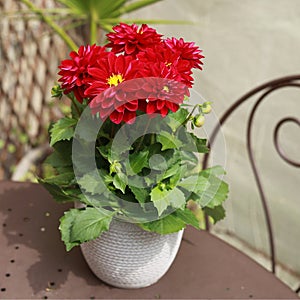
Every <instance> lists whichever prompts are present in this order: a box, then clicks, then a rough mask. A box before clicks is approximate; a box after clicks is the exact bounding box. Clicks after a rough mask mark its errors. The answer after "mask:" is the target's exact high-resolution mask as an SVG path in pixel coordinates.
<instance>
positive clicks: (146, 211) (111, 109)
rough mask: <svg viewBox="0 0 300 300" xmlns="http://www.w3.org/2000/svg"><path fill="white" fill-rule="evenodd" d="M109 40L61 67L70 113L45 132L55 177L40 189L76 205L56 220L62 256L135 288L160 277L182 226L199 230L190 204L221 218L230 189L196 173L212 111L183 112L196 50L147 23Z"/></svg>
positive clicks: (59, 89)
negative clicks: (198, 130) (79, 258)
mask: <svg viewBox="0 0 300 300" xmlns="http://www.w3.org/2000/svg"><path fill="white" fill-rule="evenodd" d="M107 38H108V41H109V42H108V44H107V45H106V46H103V47H102V46H97V45H87V46H81V47H80V48H79V49H78V51H72V52H71V53H70V59H67V60H64V61H62V62H61V64H60V66H59V69H60V71H59V75H60V78H59V82H60V85H57V86H55V87H54V88H53V90H52V94H53V96H55V97H61V96H62V95H63V94H66V95H67V96H68V97H69V98H70V99H71V110H70V113H69V114H68V115H66V116H65V117H64V118H62V119H60V120H58V121H57V122H55V123H53V124H51V125H50V128H49V134H50V145H51V146H52V147H53V153H52V154H51V155H50V156H49V157H48V158H47V161H46V163H48V164H50V165H51V166H52V167H53V169H54V170H55V173H54V176H50V177H47V178H41V179H40V180H39V181H40V183H41V184H43V186H44V187H45V188H46V189H47V190H48V191H49V192H50V193H51V194H52V195H53V197H54V198H55V200H57V201H58V202H68V201H73V202H75V207H74V208H72V209H70V210H68V211H66V212H65V214H64V216H62V218H61V219H60V227H59V229H60V231H61V236H62V240H63V241H64V243H65V245H66V249H67V250H68V251H69V250H71V249H72V248H73V247H74V246H76V245H81V249H82V252H83V254H84V257H85V259H86V260H87V262H88V264H89V266H90V267H91V269H92V270H93V272H94V273H95V274H96V275H97V276H98V277H99V278H100V279H102V280H103V281H105V282H107V283H109V284H112V285H115V286H118V287H125V288H137V287H144V286H148V285H150V284H153V283H154V282H156V281H157V280H158V279H159V278H160V277H161V276H163V275H164V274H165V273H166V271H167V270H168V268H169V267H170V265H171V264H172V261H173V260H174V258H175V256H176V253H177V251H178V248H179V245H180V242H181V238H182V233H183V229H184V228H185V227H186V225H191V226H194V227H196V228H200V227H199V220H198V219H197V218H196V216H195V214H194V213H193V211H192V210H190V209H189V207H190V203H191V202H192V203H193V204H194V205H198V206H199V207H200V208H201V209H202V210H203V211H204V212H205V213H206V214H207V215H208V216H210V217H211V218H212V220H213V221H214V222H216V221H218V220H219V219H222V218H223V217H224V209H223V207H222V203H223V201H224V200H225V199H226V197H227V193H228V186H227V184H226V183H225V182H224V181H222V179H221V178H220V176H222V175H223V174H224V171H223V169H222V168H221V167H213V168H209V169H205V170H202V169H201V167H200V163H199V154H201V153H206V152H207V151H209V149H208V147H207V141H206V139H202V138H199V137H197V136H196V135H195V134H194V133H193V132H192V131H193V129H194V127H195V126H196V127H200V126H202V125H203V122H204V114H206V113H209V111H210V110H211V105H210V103H209V102H205V103H202V104H197V105H196V106H194V107H192V108H191V109H189V107H190V105H189V103H188V96H189V89H190V88H191V87H192V84H193V77H192V69H194V68H196V69H201V66H202V61H201V60H202V59H203V56H202V51H201V50H200V49H199V48H198V47H197V46H195V45H194V43H192V42H185V41H184V40H183V39H182V38H180V39H176V38H167V39H164V38H163V37H162V35H160V34H158V33H157V32H156V30H155V29H153V28H150V27H149V26H147V25H146V24H143V25H142V26H141V27H138V26H137V25H135V24H133V25H127V24H124V23H120V24H119V25H116V26H115V27H114V28H113V31H112V32H110V33H108V34H107Z"/></svg>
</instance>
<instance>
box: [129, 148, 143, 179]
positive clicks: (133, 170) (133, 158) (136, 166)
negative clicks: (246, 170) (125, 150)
mask: <svg viewBox="0 0 300 300" xmlns="http://www.w3.org/2000/svg"><path fill="white" fill-rule="evenodd" d="M148 155H149V151H148V150H146V151H141V152H137V153H133V154H131V155H129V163H130V166H128V165H127V167H126V173H127V174H128V175H129V176H132V175H135V174H138V173H140V172H141V171H142V169H143V168H145V167H147V166H148Z"/></svg>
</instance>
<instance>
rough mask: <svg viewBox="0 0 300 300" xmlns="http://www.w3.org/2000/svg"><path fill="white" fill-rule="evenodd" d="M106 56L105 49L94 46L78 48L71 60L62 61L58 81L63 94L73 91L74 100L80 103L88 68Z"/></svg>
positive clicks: (85, 86)
mask: <svg viewBox="0 0 300 300" xmlns="http://www.w3.org/2000/svg"><path fill="white" fill-rule="evenodd" d="M107 54H108V52H106V49H105V47H101V46H96V45H92V46H90V45H87V46H80V48H79V49H78V52H75V51H72V52H71V53H70V57H71V59H66V60H63V61H62V62H61V65H60V66H59V68H60V72H59V73H58V74H59V75H60V76H61V78H60V79H59V80H58V81H59V82H61V83H62V84H61V87H62V88H63V89H64V93H65V94H68V93H70V92H72V91H73V92H74V95H75V97H76V99H77V100H78V101H79V102H82V100H83V98H84V97H85V96H84V91H85V90H86V88H87V85H86V78H87V77H89V75H88V68H90V67H94V66H95V65H96V64H97V60H98V59H99V58H105V57H106V56H107Z"/></svg>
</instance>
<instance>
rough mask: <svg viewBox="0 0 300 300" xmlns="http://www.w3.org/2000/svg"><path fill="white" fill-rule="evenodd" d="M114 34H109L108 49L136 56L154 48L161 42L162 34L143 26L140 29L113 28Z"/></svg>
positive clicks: (133, 27)
mask: <svg viewBox="0 0 300 300" xmlns="http://www.w3.org/2000/svg"><path fill="white" fill-rule="evenodd" d="M113 30H114V32H111V33H108V34H107V38H108V40H109V41H110V43H109V44H107V45H106V47H108V48H111V51H112V52H114V53H121V52H125V54H126V55H132V56H135V55H136V54H137V53H138V52H139V51H141V50H144V49H146V48H149V47H152V46H154V45H155V44H157V43H160V41H161V37H162V35H161V34H158V33H157V32H156V30H155V29H153V28H150V27H148V26H147V25H146V24H143V25H142V26H141V27H140V28H139V27H138V26H137V25H136V24H133V25H127V24H124V23H120V25H117V26H114V27H113Z"/></svg>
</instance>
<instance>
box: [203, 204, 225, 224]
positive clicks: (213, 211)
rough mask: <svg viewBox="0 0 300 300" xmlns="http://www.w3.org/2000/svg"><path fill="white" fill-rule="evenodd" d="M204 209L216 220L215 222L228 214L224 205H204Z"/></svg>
mask: <svg viewBox="0 0 300 300" xmlns="http://www.w3.org/2000/svg"><path fill="white" fill-rule="evenodd" d="M203 211H204V212H205V213H206V214H207V215H208V216H210V217H211V218H212V219H213V220H214V223H216V222H218V221H220V220H222V219H224V218H225V216H226V213H225V209H224V207H223V206H222V205H219V206H215V207H214V208H210V207H204V208H203Z"/></svg>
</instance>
